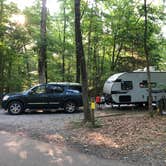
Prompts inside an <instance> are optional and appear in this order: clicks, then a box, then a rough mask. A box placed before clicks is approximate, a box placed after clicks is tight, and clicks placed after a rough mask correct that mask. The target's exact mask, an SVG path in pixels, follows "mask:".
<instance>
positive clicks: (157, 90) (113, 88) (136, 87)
mask: <svg viewBox="0 0 166 166" xmlns="http://www.w3.org/2000/svg"><path fill="white" fill-rule="evenodd" d="M151 86H152V97H153V102H157V101H158V100H159V99H161V98H162V97H164V96H166V72H160V71H151ZM103 93H104V94H105V98H106V101H107V102H109V103H112V104H118V105H120V104H144V103H145V104H146V103H147V102H148V94H149V93H148V82H147V72H146V70H137V71H133V72H124V73H117V74H114V75H112V76H111V77H109V78H108V79H107V81H106V82H105V84H104V88H103Z"/></svg>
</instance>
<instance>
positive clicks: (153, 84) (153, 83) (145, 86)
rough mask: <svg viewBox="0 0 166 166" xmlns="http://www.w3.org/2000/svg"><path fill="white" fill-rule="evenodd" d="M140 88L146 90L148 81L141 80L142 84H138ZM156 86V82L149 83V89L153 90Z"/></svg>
mask: <svg viewBox="0 0 166 166" xmlns="http://www.w3.org/2000/svg"><path fill="white" fill-rule="evenodd" d="M139 86H140V88H148V81H147V80H143V81H142V82H140V84H139ZM156 86H157V83H156V82H151V87H152V88H155V87H156Z"/></svg>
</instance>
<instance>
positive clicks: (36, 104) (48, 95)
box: [2, 83, 82, 115]
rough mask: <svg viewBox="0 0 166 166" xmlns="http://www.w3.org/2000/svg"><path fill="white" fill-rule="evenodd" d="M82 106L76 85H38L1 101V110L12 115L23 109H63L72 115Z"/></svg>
mask: <svg viewBox="0 0 166 166" xmlns="http://www.w3.org/2000/svg"><path fill="white" fill-rule="evenodd" d="M80 106H82V95H81V85H80V84H78V83H48V84H40V85H37V86H34V87H32V88H31V89H29V90H27V91H25V92H22V93H13V94H6V95H5V96H4V97H3V99H2V108H4V109H5V110H8V112H9V113H10V114H12V115H18V114H21V113H23V112H24V110H25V109H49V108H64V110H65V111H66V112H68V113H73V112H74V111H75V110H76V108H78V107H80Z"/></svg>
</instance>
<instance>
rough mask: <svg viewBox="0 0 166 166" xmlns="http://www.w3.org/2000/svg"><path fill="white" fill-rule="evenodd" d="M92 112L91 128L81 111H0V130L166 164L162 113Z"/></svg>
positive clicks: (140, 165) (137, 163)
mask: <svg viewBox="0 0 166 166" xmlns="http://www.w3.org/2000/svg"><path fill="white" fill-rule="evenodd" d="M95 113H96V117H97V116H98V117H100V118H97V124H98V125H99V126H100V127H99V128H95V129H93V128H89V127H81V125H80V121H81V120H82V118H83V114H82V113H78V114H63V113H52V114H43V113H39V114H25V115H20V116H11V115H8V114H4V113H2V112H0V130H1V131H7V132H10V133H14V134H17V135H19V136H24V137H30V138H32V139H36V140H40V141H42V142H47V143H51V144H55V145H59V146H66V145H68V146H69V147H71V148H74V149H75V150H77V151H78V152H84V153H86V154H90V155H91V154H93V155H96V156H97V157H98V158H105V159H113V160H121V161H124V162H125V163H126V162H127V163H130V164H131V165H134V166H150V165H153V166H165V165H166V117H165V116H163V117H159V116H158V117H156V118H150V117H149V115H148V114H147V112H144V111H138V110H135V109H134V110H133V109H132V108H127V109H126V110H124V108H123V109H120V110H119V109H113V110H110V109H109V110H107V111H104V110H101V111H96V112H95ZM109 114H111V115H114V116H108V115H109ZM117 114H118V115H117ZM101 116H102V117H101ZM71 121H72V123H71Z"/></svg>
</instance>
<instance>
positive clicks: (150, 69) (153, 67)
mask: <svg viewBox="0 0 166 166" xmlns="http://www.w3.org/2000/svg"><path fill="white" fill-rule="evenodd" d="M144 71H147V67H145V68H144ZM149 71H156V70H155V66H149Z"/></svg>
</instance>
